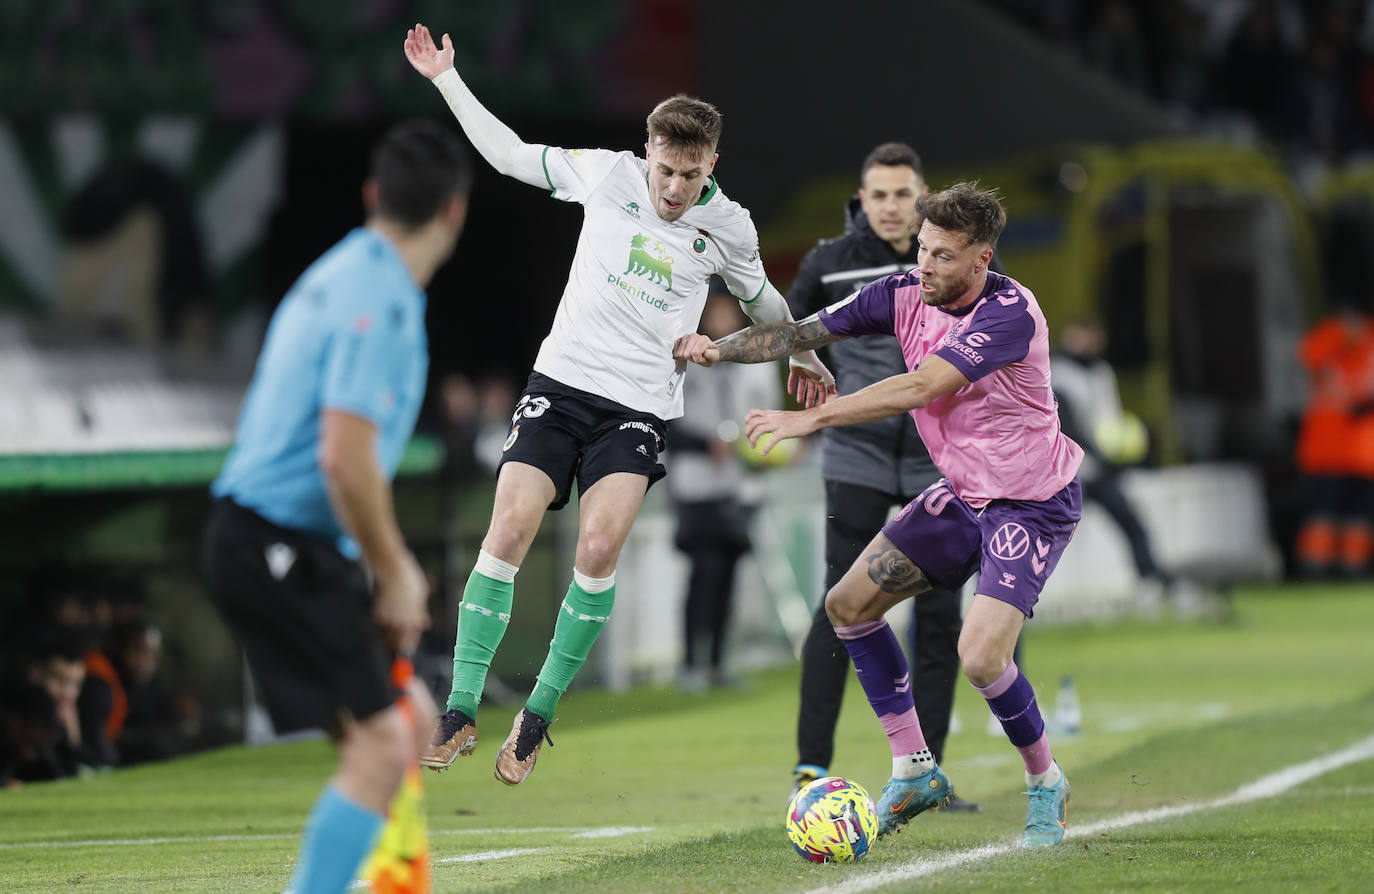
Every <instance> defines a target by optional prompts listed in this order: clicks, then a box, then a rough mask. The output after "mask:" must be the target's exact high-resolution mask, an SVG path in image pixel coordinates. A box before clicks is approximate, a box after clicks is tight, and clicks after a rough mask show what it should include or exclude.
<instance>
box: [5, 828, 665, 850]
mask: <svg viewBox="0 0 1374 894" xmlns="http://www.w3.org/2000/svg"><path fill="white" fill-rule="evenodd" d="M653 828H654V827H653V826H531V827H529V828H523V829H515V828H506V829H430V830H429V834H430V835H431V836H437V835H524V834H527V833H531V832H533V833H537V834H541V835H549V834H552V835H557V834H559V833H564V834H567V836H568V837H569V838H615V837H617V836H620V835H634V834H636V833H639V832H650V831H652V830H653ZM299 837H301V834H300V832H276V833H271V834H263V835H201V836H188V837H186V838H89V839H85V840H82V841H14V842H4V843H0V850H6V851H9V850H18V849H20V848H26V847H127V846H129V845H139V844H205V843H209V842H217V841H279V840H285V839H288V838H299Z"/></svg>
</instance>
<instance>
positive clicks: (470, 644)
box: [446, 568, 515, 720]
mask: <svg viewBox="0 0 1374 894" xmlns="http://www.w3.org/2000/svg"><path fill="white" fill-rule="evenodd" d="M512 577H514V575H512ZM514 598H515V581H514V580H497V579H496V578H493V577H489V576H487V575H485V574H483V573H482V572H480V571H478V570H477V569H476V568H474V569H473V570H472V574H470V575H468V583H467V586H465V587H464V588H463V601H462V602H461V603H460V604H459V605H458V636H457V640H456V641H455V642H454V644H453V688H452V689H451V690H450V691H449V696H448V706H447V708H446V710H449V711H452V710H454V709H457V710H459V711H462V712H463V713H464V714H466V715H468V716H469V717H471V718H473V719H474V720H475V719H477V704H478V702H480V701H481V700H482V689H483V687H484V686H485V685H486V682H487V671H488V670H489V669H490V668H491V659H492V658H494V657H495V656H496V647H497V646H499V645H501V637H503V636H505V635H506V625H507V624H509V623H510V607H511V602H512V601H513V600H514Z"/></svg>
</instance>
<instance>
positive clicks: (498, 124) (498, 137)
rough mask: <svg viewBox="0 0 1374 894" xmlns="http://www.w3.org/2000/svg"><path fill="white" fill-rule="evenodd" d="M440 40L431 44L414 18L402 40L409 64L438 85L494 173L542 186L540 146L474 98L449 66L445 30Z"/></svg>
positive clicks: (449, 45) (426, 30)
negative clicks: (525, 139)
mask: <svg viewBox="0 0 1374 894" xmlns="http://www.w3.org/2000/svg"><path fill="white" fill-rule="evenodd" d="M442 43H443V46H442V47H440V46H437V45H435V43H434V36H433V35H432V34H430V32H429V28H427V27H425V26H424V25H422V24H420V23H419V22H416V23H415V27H413V28H411V29H410V30H409V31H407V32H406V39H405V43H404V47H405V54H406V59H407V60H409V62H410V66H411V68H414V69H415V70H416V71H418V72H419V73H420V74H422V75H424V76H425V77H427V78H429V79H430V81H431V82H432V83H433V84H434V86H435V87H437V88H438V89H439V92H440V93H441V94H443V97H444V101H445V102H447V103H448V107H449V110H450V111H452V112H453V117H455V118H457V119H458V123H459V124H460V125H461V126H462V128H463V133H465V134H467V137H468V140H470V141H471V142H472V146H473V148H474V149H476V150H477V151H478V153H480V154H481V156H482V157H483V158H485V159H486V160H487V163H488V164H490V165H491V166H492V167H493V168H495V169H496V170H497V172H498V173H501V174H505V175H506V176H507V177H514V178H515V179H516V180H519V181H521V182H523V183H528V184H530V185H531V186H544V185H545V184H546V182H547V179H546V177H545V174H544V163H543V153H544V147H543V146H539V145H536V144H533V143H526V142H524V141H523V140H521V139H520V137H518V136H517V135H516V133H515V131H513V130H511V129H510V128H509V127H507V126H506V125H505V124H504V123H503V122H502V121H501V120H500V119H499V118H497V117H496V116H495V115H493V114H492V113H491V112H489V111H487V108H486V106H483V105H482V104H481V103H480V102H478V101H477V97H475V96H473V95H472V91H471V90H469V89H468V86H467V84H464V83H463V79H462V78H460V77H458V72H457V71H456V70H455V69H454V67H453V41H452V40H451V39H450V38H449V36H448V35H447V34H445V35H444V36H443V38H442Z"/></svg>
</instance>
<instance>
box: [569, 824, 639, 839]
mask: <svg viewBox="0 0 1374 894" xmlns="http://www.w3.org/2000/svg"><path fill="white" fill-rule="evenodd" d="M653 830H654V827H653V826H607V827H606V828H604V829H588V830H587V831H586V832H578V833H577V834H575V835H569V836H568V837H569V838H619V837H621V836H622V835H637V834H639V833H640V832H652V831H653Z"/></svg>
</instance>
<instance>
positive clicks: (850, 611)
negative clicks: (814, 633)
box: [825, 584, 863, 627]
mask: <svg viewBox="0 0 1374 894" xmlns="http://www.w3.org/2000/svg"><path fill="white" fill-rule="evenodd" d="M825 613H826V615H827V616H829V618H830V623H831V624H832V625H834V626H835V627H852V626H854V625H855V624H858V623H859V622H860V621H862V620H863V619H862V618H861V617H859V606H858V605H857V604H856V603H855V602H854V601H853V600H852V599H850V598H849V597H848V595H847V594H846V593H845V592H844V591H843V590H842V589H840V586H839V584H836V585H835V586H833V587H831V588H830V590H829V591H828V592H827V593H826V594H825Z"/></svg>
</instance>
